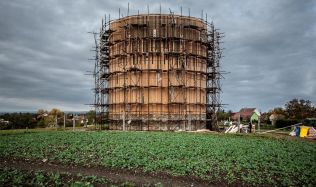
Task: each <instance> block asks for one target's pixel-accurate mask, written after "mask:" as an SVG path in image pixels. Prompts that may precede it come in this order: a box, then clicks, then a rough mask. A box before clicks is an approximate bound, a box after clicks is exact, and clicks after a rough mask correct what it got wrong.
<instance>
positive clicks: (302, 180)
mask: <svg viewBox="0 0 316 187" xmlns="http://www.w3.org/2000/svg"><path fill="white" fill-rule="evenodd" d="M315 155H316V145H315V143H314V142H303V141H293V140H284V139H274V138H262V137H255V136H234V135H217V134H212V135H210V134H188V133H161V132H40V133H24V134H23V133H21V134H7V135H6V134H2V135H0V156H15V157H24V158H32V159H44V158H46V159H48V160H54V161H60V162H64V163H76V164H81V165H99V166H100V165H101V166H105V167H114V168H127V169H135V168H138V169H139V168H140V169H143V170H144V171H149V172H168V173H170V174H172V175H176V176H177V175H192V176H197V177H200V178H203V179H206V180H209V181H211V182H217V181H225V182H226V183H227V184H231V183H236V182H238V183H240V182H241V183H243V184H250V185H281V186H290V185H312V186H315V185H316V172H315V171H316V159H315V158H316V157H315Z"/></svg>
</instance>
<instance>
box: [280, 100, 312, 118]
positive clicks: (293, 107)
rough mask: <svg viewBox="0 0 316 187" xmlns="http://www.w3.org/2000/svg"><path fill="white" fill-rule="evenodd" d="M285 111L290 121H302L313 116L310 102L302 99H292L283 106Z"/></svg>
mask: <svg viewBox="0 0 316 187" xmlns="http://www.w3.org/2000/svg"><path fill="white" fill-rule="evenodd" d="M285 108H286V109H285V110H286V112H287V114H288V116H289V118H290V119H297V120H303V119H305V118H308V117H316V116H315V112H314V111H315V108H314V107H313V105H312V102H311V101H309V100H304V99H296V98H295V99H293V100H291V101H289V102H287V103H286V104H285Z"/></svg>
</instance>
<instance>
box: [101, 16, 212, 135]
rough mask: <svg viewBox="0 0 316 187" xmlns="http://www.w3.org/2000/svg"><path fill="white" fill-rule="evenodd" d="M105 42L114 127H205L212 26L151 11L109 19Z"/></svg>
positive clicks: (195, 128)
mask: <svg viewBox="0 0 316 187" xmlns="http://www.w3.org/2000/svg"><path fill="white" fill-rule="evenodd" d="M104 33H107V36H106V37H103V38H106V41H107V42H106V45H105V44H104V43H102V42H103V41H105V40H102V36H101V44H100V46H101V57H102V46H106V47H107V51H108V57H109V58H108V64H107V67H108V70H107V71H106V72H104V73H105V75H104V76H103V77H104V78H105V79H107V85H106V90H107V93H108V97H107V98H106V100H107V101H106V102H107V105H108V119H109V128H110V129H117V130H123V129H126V130H180V129H182V130H197V129H202V128H205V125H206V124H205V118H206V104H207V103H206V102H207V101H206V79H207V76H206V72H207V47H208V46H207V44H208V43H207V26H206V24H205V22H203V21H201V20H200V19H197V18H193V17H188V16H179V15H173V14H146V15H135V16H128V17H124V18H120V19H118V20H115V21H113V22H111V23H110V25H109V30H108V31H106V32H104Z"/></svg>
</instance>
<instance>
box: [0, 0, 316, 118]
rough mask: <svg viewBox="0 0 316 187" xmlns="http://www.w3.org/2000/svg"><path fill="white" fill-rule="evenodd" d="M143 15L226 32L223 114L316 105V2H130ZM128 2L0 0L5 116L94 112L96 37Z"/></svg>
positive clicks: (0, 91) (0, 89) (0, 90)
mask: <svg viewBox="0 0 316 187" xmlns="http://www.w3.org/2000/svg"><path fill="white" fill-rule="evenodd" d="M130 2H131V3H130V14H136V13H137V10H139V11H140V13H142V12H144V13H145V12H147V5H149V6H150V12H152V13H157V12H159V5H160V4H161V7H162V11H163V12H165V13H167V12H169V8H170V9H171V10H172V11H174V12H175V13H180V6H182V8H183V14H188V8H189V7H190V10H191V16H196V17H201V10H202V9H203V11H204V13H205V12H207V14H208V17H209V18H208V19H209V20H213V21H214V23H215V25H216V26H217V27H219V28H220V29H221V31H222V32H225V38H224V40H223V41H224V42H225V43H224V44H223V48H225V50H224V56H225V57H224V58H223V59H222V69H223V70H224V71H227V72H230V73H229V74H227V75H225V77H226V78H225V79H224V80H223V81H222V85H223V93H222V102H223V103H226V104H228V105H227V106H226V107H225V110H229V109H231V110H233V111H236V110H239V109H240V108H241V107H257V108H259V109H261V110H262V111H267V110H269V109H272V108H273V107H278V106H284V104H285V103H286V102H287V101H289V100H291V99H293V98H303V99H308V100H311V101H312V102H313V103H314V104H316V21H315V20H316V1H313V0H248V1H246V0H242V1H236V0H223V1H211V0H203V1H197V0H195V1H193V0H190V1H189V0H183V1H181V0H178V1H170V0H168V1H158V0H155V1H139V0H137V1H130ZM127 3H128V1H123V0H117V1H110V0H100V1H92V0H91V1H88V0H19V1H18V0H1V1H0V112H4V111H11V112H12V111H36V110H37V109H39V108H45V109H51V108H52V107H57V108H60V109H62V110H67V111H79V110H80V111H81V110H89V109H90V107H89V106H87V105H85V104H88V103H92V102H93V93H92V91H91V88H92V87H93V79H92V77H91V76H87V75H84V74H85V73H86V71H88V70H92V69H93V66H94V65H93V62H91V61H88V59H89V58H91V56H92V55H93V52H91V51H90V49H91V47H92V46H93V42H94V41H93V37H92V36H91V35H89V34H87V32H89V31H98V29H99V26H100V24H101V19H102V17H103V16H104V15H105V14H111V18H117V17H118V9H119V8H121V13H123V14H124V15H126V12H127Z"/></svg>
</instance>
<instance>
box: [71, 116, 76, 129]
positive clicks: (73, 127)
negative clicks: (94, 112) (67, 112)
mask: <svg viewBox="0 0 316 187" xmlns="http://www.w3.org/2000/svg"><path fill="white" fill-rule="evenodd" d="M72 120H73V121H72V130H73V131H75V127H76V119H75V116H74V115H73V118H72Z"/></svg>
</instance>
